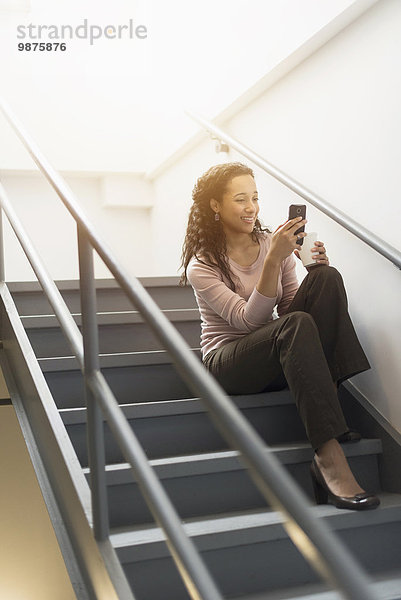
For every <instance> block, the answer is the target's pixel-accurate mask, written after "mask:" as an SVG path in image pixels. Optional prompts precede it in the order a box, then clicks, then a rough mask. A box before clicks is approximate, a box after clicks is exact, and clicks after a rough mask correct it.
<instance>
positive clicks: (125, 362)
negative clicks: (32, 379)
mask: <svg viewBox="0 0 401 600" xmlns="http://www.w3.org/2000/svg"><path fill="white" fill-rule="evenodd" d="M190 350H192V351H193V352H194V353H195V354H197V355H199V356H200V352H201V350H200V348H199V347H193V348H190ZM37 360H38V363H39V365H40V368H41V369H42V371H43V372H45V373H46V372H49V371H51V372H53V371H77V370H79V365H78V362H77V359H76V358H75V356H72V355H67V356H48V357H44V358H43V357H42V358H38V359H37ZM99 363H100V367H101V368H102V369H107V368H112V367H136V366H139V365H149V366H151V365H159V364H168V365H173V361H172V358H171V355H170V353H169V352H168V351H167V350H142V351H134V352H110V353H104V354H99Z"/></svg>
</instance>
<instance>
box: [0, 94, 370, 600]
mask: <svg viewBox="0 0 401 600" xmlns="http://www.w3.org/2000/svg"><path fill="white" fill-rule="evenodd" d="M0 107H1V108H2V110H3V112H4V114H5V116H6V117H7V119H8V121H9V122H10V123H11V125H12V126H13V128H14V129H15V130H16V132H17V134H18V136H19V137H20V139H21V140H22V141H23V144H24V146H25V147H26V148H27V149H28V151H29V153H30V154H31V156H32V158H33V159H34V161H35V162H36V164H37V165H38V166H39V168H40V169H41V171H42V172H43V173H44V175H45V176H46V178H47V179H48V181H49V182H50V183H51V185H52V186H53V188H54V189H55V190H56V192H57V193H58V195H59V196H60V198H61V200H62V201H63V203H64V204H65V206H66V207H67V209H68V210H69V212H70V213H71V214H72V216H73V217H74V219H75V220H76V222H77V224H78V226H79V227H80V229H81V230H82V231H83V232H85V234H86V235H87V236H88V239H89V240H90V242H91V244H92V246H93V247H94V248H95V249H96V251H97V252H98V254H99V255H100V257H101V258H102V259H103V261H104V262H105V264H106V266H107V267H108V268H109V270H110V271H111V273H112V274H113V275H114V277H115V278H116V280H117V281H118V282H119V284H120V285H121V287H122V288H123V289H124V290H125V292H126V293H127V295H128V297H129V298H130V299H131V301H132V302H133V304H134V305H135V307H136V308H137V309H138V310H139V311H140V312H141V314H142V315H143V316H144V318H145V319H146V321H147V322H148V323H149V325H150V326H151V328H152V329H153V331H154V332H155V334H156V336H157V337H158V338H159V340H161V341H162V343H163V344H164V346H165V347H166V348H167V350H168V351H169V352H170V354H171V356H172V358H173V361H174V363H175V365H176V366H177V368H178V370H179V372H180V373H181V375H182V377H183V378H184V379H185V380H186V382H187V383H188V385H189V386H190V388H191V389H192V390H194V391H195V392H196V393H197V394H198V395H199V396H200V397H201V399H202V400H203V401H204V402H205V404H206V406H207V407H208V409H209V411H210V413H211V416H212V419H213V420H214V422H215V424H216V426H217V427H218V429H219V430H220V431H221V433H222V434H223V436H224V437H225V438H226V439H227V440H228V441H229V442H230V443H231V444H232V445H233V446H234V447H236V448H237V449H239V450H240V452H241V454H242V457H243V460H244V461H245V462H246V464H247V466H248V468H249V471H250V474H251V476H252V478H253V480H254V482H255V484H256V485H257V486H258V488H259V489H260V491H261V492H262V494H263V495H264V497H265V498H266V499H267V500H268V502H270V503H271V505H272V506H273V508H275V509H276V510H279V511H280V512H282V513H283V515H284V517H285V525H284V526H285V527H286V529H287V532H288V535H289V537H290V538H291V539H292V541H293V542H294V544H295V545H296V546H297V547H298V549H299V550H300V552H301V553H302V554H303V555H304V557H305V558H306V559H307V560H308V561H309V562H311V564H312V565H313V567H314V568H315V569H316V570H318V571H319V572H320V574H321V575H322V576H323V577H325V578H326V579H327V580H328V581H330V582H331V583H333V584H334V585H335V586H336V587H337V588H338V589H340V590H341V591H342V592H343V594H344V595H345V597H346V598H349V599H350V600H375V598H376V595H375V594H374V593H373V590H372V587H371V585H370V580H369V578H368V576H367V575H366V574H365V573H364V571H363V570H362V569H361V567H360V566H359V564H358V563H357V561H356V560H355V559H354V557H353V556H352V555H351V553H350V552H349V551H348V549H347V548H346V547H345V546H344V545H343V544H342V543H340V541H339V540H338V539H337V537H336V536H335V535H334V534H333V532H332V531H331V530H330V529H329V527H328V526H327V524H326V523H325V522H324V521H322V520H321V519H316V518H315V517H314V515H313V513H312V510H311V505H310V502H309V500H308V499H307V498H306V496H305V494H304V492H303V491H302V490H301V489H300V488H299V486H298V485H297V484H296V483H295V482H294V481H293V480H292V479H291V477H290V476H289V475H288V474H287V473H286V471H285V469H284V468H283V466H282V465H281V464H280V462H279V461H278V459H277V458H276V457H275V456H274V455H273V454H272V453H271V452H266V445H265V444H264V442H263V440H262V439H261V438H260V437H259V435H258V434H257V433H256V432H255V430H254V429H253V428H252V427H251V426H250V424H249V423H248V422H247V420H246V419H245V417H243V415H242V414H241V413H240V411H239V410H238V409H237V408H236V407H235V406H234V405H233V403H232V402H231V401H230V399H229V398H228V396H227V395H226V394H225V392H224V391H223V389H222V388H221V387H220V385H219V384H218V383H217V382H216V381H215V380H214V379H213V377H212V376H211V375H210V373H209V372H208V371H207V370H206V369H205V367H204V366H203V365H202V364H201V363H200V361H199V360H198V358H197V357H195V356H194V355H193V353H192V352H191V350H190V348H189V346H188V345H187V343H186V342H185V341H184V340H183V338H182V337H181V335H180V334H179V333H178V332H177V330H176V329H175V328H174V326H173V325H172V324H171V323H170V321H169V320H168V319H167V317H166V316H165V315H164V314H163V313H162V311H161V310H160V309H159V307H158V306H157V304H156V303H155V302H154V300H153V299H152V298H151V296H150V295H149V294H148V293H147V292H146V290H145V289H144V288H143V287H142V285H141V284H140V282H139V281H138V280H137V279H136V278H134V277H130V276H129V275H128V274H127V273H126V272H125V270H124V269H123V268H122V267H121V266H120V265H119V264H118V262H117V260H116V258H115V257H114V255H113V253H112V252H111V251H110V249H109V248H108V247H107V246H106V245H105V244H104V243H103V242H102V241H101V240H100V238H99V237H98V234H97V232H96V231H95V229H94V227H93V225H92V224H91V223H90V221H89V220H88V219H87V218H86V216H85V215H84V213H83V211H82V210H81V208H80V206H79V204H78V202H77V201H76V199H75V197H74V195H73V192H72V191H71V189H70V188H69V186H68V185H67V184H66V183H65V182H64V180H63V179H62V177H61V176H60V175H59V174H58V173H57V172H56V171H55V170H54V169H53V167H52V166H51V165H50V163H49V162H48V161H47V159H46V158H45V157H44V156H43V155H42V153H41V152H40V150H39V148H38V147H37V146H36V144H35V143H34V142H33V141H32V140H31V139H30V137H29V136H28V134H27V133H26V132H25V131H24V129H23V128H22V126H21V125H20V124H19V123H18V121H17V120H16V118H15V117H14V116H12V114H11V112H10V111H9V109H7V108H6V107H5V104H4V103H0ZM0 198H1V199H2V198H3V194H0ZM3 206H4V204H3ZM28 250H30V249H29V248H28ZM63 310H64V309H63ZM63 310H60V314H61V316H62V313H63ZM60 324H61V326H62V328H63V330H69V329H71V327H72V325H71V323H68V319H62V320H61V321H60ZM74 325H75V323H74ZM72 339H73V336H72ZM88 383H89V385H90V387H91V389H92V391H93V392H94V393H95V395H96V397H97V399H98V401H99V403H100V404H101V406H102V409H103V410H104V411H105V413H106V414H107V416H108V418H109V419H110V424H111V426H112V429H113V431H114V434H115V436H116V437H117V440H118V442H119V444H120V445H121V447H123V448H124V454H125V456H129V457H130V460H129V462H131V461H133V462H134V461H135V460H138V461H139V463H138V464H140V465H142V466H143V468H144V469H145V471H146V472H147V469H148V467H149V465H148V466H146V465H147V461H146V460H145V461H142V459H141V458H140V451H138V453H135V452H134V449H135V442H134V441H133V440H134V439H135V438H134V437H133V436H134V434H133V432H132V431H131V433H129V431H128V429H127V427H128V424H127V423H126V421H125V420H124V417H123V415H122V413H121V411H120V409H119V407H118V404H117V403H116V400H115V399H114V396H113V395H112V393H111V391H110V390H109V388H108V386H107V384H106V382H105V380H104V378H103V376H102V375H101V373H100V372H99V371H97V370H95V371H94V372H93V373H92V374H91V375H90V376H89V378H88ZM135 457H136V458H135ZM133 462H131V464H132V466H134V465H133ZM149 477H150V479H149V482H148V483H149V486H150V487H149V488H148V491H149V492H150V494H151V495H152V497H153V500H152V499H151V498H150V497H149V496H148V493H146V494H145V496H147V499H148V500H149V505H150V507H154V506H156V507H157V506H159V509H160V510H161V511H163V504H160V498H161V496H160V494H161V493H162V492H161V491H160V490H161V489H162V488H161V487H160V488H158V484H157V482H155V481H154V480H153V482H152V481H151V480H152V478H153V475H149ZM144 483H145V478H144V479H143V480H142V482H141V484H144ZM146 485H147V483H146ZM145 489H146V488H145ZM168 511H171V506H170V505H169V508H168ZM166 514H167V513H164V516H165V517H166ZM169 514H170V515H171V514H173V513H171V512H169ZM156 517H157V519H158V520H159V519H160V514H157V513H156ZM174 529H175V527H173V528H172V529H171V528H170V527H164V530H165V532H166V535H167V538H168V543H169V545H173V544H172V540H173V539H174ZM178 529H179V528H178ZM179 531H180V533H179V535H180V536H181V530H180V529H179ZM183 535H184V537H183V538H182V544H183V546H182V547H183V548H184V547H185V548H186V549H188V550H185V551H184V556H182V555H180V554H179V552H177V551H176V550H173V551H172V554H173V557H174V559H175V560H176V562H177V564H178V568H179V570H180V572H182V571H184V573H186V574H188V573H191V576H192V579H190V580H189V586H188V587H189V590H190V593H191V595H192V597H193V598H203V599H208V598H216V599H217V598H220V595H219V593H218V592H217V591H216V590H215V588H214V587H213V583H212V582H211V580H210V577H209V574H208V573H207V572H206V574H204V573H203V574H202V572H201V569H202V562H201V561H200V559H199V557H198V556H197V555H196V554H194V553H192V551H191V550H189V549H190V547H191V541H190V540H189V539H188V538H187V536H186V534H185V532H184V534H183ZM187 552H188V553H189V554H188V556H187ZM195 553H196V551H195ZM190 557H192V558H193V559H194V560H193V561H192V563H193V565H192V566H191V567H189V568H187V566H184V565H187V564H188V563H189V562H191V561H189V558H190ZM195 563H196V564H195ZM186 577H187V578H189V575H188V576H187V575H184V580H185V578H186ZM195 582H196V583H197V585H198V587H197V586H196V584H195ZM186 583H187V585H188V581H187V582H186ZM203 583H205V586H204V589H205V592H204V594H203V595H202V592H200V591H199V590H200V589H201V588H202V584H203ZM209 583H210V585H209Z"/></svg>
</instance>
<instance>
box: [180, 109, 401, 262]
mask: <svg viewBox="0 0 401 600" xmlns="http://www.w3.org/2000/svg"><path fill="white" fill-rule="evenodd" d="M185 112H186V113H187V115H188V116H189V117H191V119H193V120H194V121H196V122H197V123H199V124H200V125H202V127H203V128H204V129H206V131H208V132H209V133H213V134H214V135H215V136H217V137H218V139H220V140H222V141H224V142H226V143H227V144H228V145H229V146H231V147H232V148H235V150H237V151H238V152H239V153H240V154H242V155H243V156H245V157H246V158H247V159H249V160H250V161H252V162H253V163H255V165H257V166H258V167H260V168H261V169H263V171H266V173H268V174H269V175H271V176H272V177H274V178H275V179H277V180H278V181H280V182H281V183H283V184H284V185H285V186H286V187H288V188H289V189H290V190H292V191H293V192H295V193H296V194H298V195H299V196H301V197H302V198H303V199H304V200H306V201H307V202H309V203H310V204H312V206H314V207H315V208H317V209H318V210H320V211H321V212H323V213H324V214H325V215H327V216H328V217H330V218H331V219H333V221H335V222H336V223H338V224H339V225H341V226H342V227H344V228H345V229H346V230H347V231H349V232H350V233H352V234H353V235H355V236H356V237H357V238H359V239H360V240H362V241H363V242H365V244H367V245H368V246H370V247H371V248H373V249H374V250H376V252H378V253H379V254H381V255H382V256H384V257H385V258H387V259H388V260H389V261H391V262H392V263H393V264H394V265H395V266H396V267H397V268H398V269H401V252H400V251H399V250H397V249H396V248H394V246H391V245H390V244H388V243H387V242H385V241H384V240H383V239H382V238H380V237H379V236H377V235H376V234H374V233H373V232H372V231H370V230H369V229H367V228H366V227H363V225H360V223H358V222H357V221H355V220H354V219H352V218H351V217H350V216H348V215H346V214H345V213H344V212H342V211H341V210H339V209H338V208H336V207H335V206H333V205H332V204H330V203H329V202H327V201H326V200H323V198H321V197H320V196H318V195H317V194H314V193H313V192H311V191H310V190H308V189H307V188H306V187H304V186H303V185H302V184H300V183H299V182H298V181H296V180H295V179H293V178H292V177H289V176H288V175H286V174H285V173H284V172H283V171H281V170H280V169H278V168H277V167H275V166H274V165H272V164H271V163H269V162H268V161H267V160H265V159H264V158H263V157H262V156H260V154H257V153H256V152H254V151H253V150H251V149H250V148H248V146H245V144H242V143H241V142H239V141H238V140H236V139H235V138H233V137H231V136H230V135H229V134H228V133H226V132H225V131H223V130H222V129H220V127H217V125H215V124H214V123H211V122H210V121H208V120H207V119H205V118H203V117H201V116H200V115H198V114H196V113H194V112H192V111H191V110H188V109H187V110H186V111H185Z"/></svg>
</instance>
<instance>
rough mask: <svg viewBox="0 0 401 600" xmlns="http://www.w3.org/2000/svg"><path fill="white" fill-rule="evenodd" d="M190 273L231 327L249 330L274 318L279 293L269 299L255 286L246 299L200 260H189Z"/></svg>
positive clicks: (195, 285)
mask: <svg viewBox="0 0 401 600" xmlns="http://www.w3.org/2000/svg"><path fill="white" fill-rule="evenodd" d="M187 276H188V280H189V282H190V284H191V285H192V287H193V288H194V290H195V291H196V293H197V294H198V295H199V296H200V297H201V298H202V300H204V301H205V302H206V303H207V304H208V306H210V308H211V309H212V310H213V311H214V312H215V313H217V314H218V315H220V316H221V317H222V318H223V319H224V320H225V321H227V323H228V324H229V325H230V326H231V327H235V328H236V329H239V330H242V331H247V332H250V331H254V330H255V329H258V328H259V327H261V326H262V325H264V324H265V323H267V321H269V320H270V319H271V317H272V314H273V309H274V306H275V304H276V300H277V296H276V295H275V296H274V297H272V298H270V297H267V296H265V295H262V294H260V293H259V292H258V291H257V290H256V289H254V290H253V292H252V293H251V295H250V297H249V299H248V301H246V300H244V298H242V297H241V296H240V295H239V294H237V293H235V292H233V291H232V290H231V289H230V288H229V287H228V286H227V285H226V284H225V283H224V281H222V278H221V275H220V273H219V271H218V270H217V269H214V268H213V267H210V266H208V265H205V264H203V263H201V262H199V261H191V262H190V263H189V265H188V269H187Z"/></svg>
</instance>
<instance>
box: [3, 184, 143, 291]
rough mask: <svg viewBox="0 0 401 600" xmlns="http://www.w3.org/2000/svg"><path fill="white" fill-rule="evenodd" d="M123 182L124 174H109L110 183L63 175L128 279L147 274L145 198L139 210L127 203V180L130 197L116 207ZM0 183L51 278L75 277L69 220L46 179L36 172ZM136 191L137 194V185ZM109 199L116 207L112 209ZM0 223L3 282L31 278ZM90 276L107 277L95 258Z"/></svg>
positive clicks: (73, 237) (10, 234)
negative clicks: (143, 204) (92, 274)
mask: <svg viewBox="0 0 401 600" xmlns="http://www.w3.org/2000/svg"><path fill="white" fill-rule="evenodd" d="M120 179H122V182H123V184H124V185H122V186H119V185H118V182H119V181H120ZM125 179H126V176H125V175H122V176H121V177H119V176H118V175H115V176H114V177H113V178H112V181H110V176H107V177H106V181H105V180H104V178H102V177H90V176H88V177H71V176H67V177H66V181H67V183H68V184H69V185H70V187H71V189H72V191H73V192H74V193H75V195H76V197H77V199H78V201H79V202H80V204H81V206H82V208H83V210H84V211H85V213H86V214H87V216H88V217H89V219H90V220H91V221H92V223H93V224H94V225H95V226H96V229H97V231H98V232H99V234H100V236H101V237H102V239H104V240H105V241H106V242H107V243H108V245H109V247H110V248H111V249H112V250H113V252H114V254H115V255H116V256H117V258H118V259H119V260H120V262H121V263H122V264H123V266H124V267H125V268H126V269H127V270H128V271H129V272H130V273H132V274H133V275H137V276H145V275H148V274H149V271H152V258H151V229H150V219H151V210H152V209H151V208H149V206H151V202H150V201H149V194H148V195H147V196H146V198H145V207H141V206H133V205H132V204H133V202H135V201H136V200H135V199H136V193H135V192H136V185H135V181H133V180H132V179H131V181H130V189H131V191H132V197H127V206H126V207H122V206H121V204H122V197H123V196H124V194H125V184H126V181H125ZM1 181H2V184H3V186H4V188H5V190H6V192H7V194H8V196H9V198H10V200H11V201H12V203H13V206H14V210H15V211H16V213H17V215H18V217H19V218H20V220H21V221H22V224H23V225H24V227H25V229H26V231H27V232H28V234H29V235H30V237H31V239H32V241H33V243H34V245H35V247H36V249H37V251H38V253H39V254H40V256H42V257H43V258H44V260H45V264H46V266H47V268H48V270H49V272H50V274H51V275H52V277H53V278H54V279H76V278H77V277H78V255H77V241H76V239H77V236H76V226H75V221H74V220H73V218H72V217H71V216H70V214H69V213H68V211H67V209H66V208H65V207H64V205H63V204H62V202H61V200H60V199H59V198H58V196H57V195H56V193H55V192H54V191H53V189H52V188H51V187H50V185H49V184H48V183H47V181H46V180H44V178H43V177H42V176H41V175H39V174H38V175H25V176H23V175H21V174H20V175H10V174H8V175H4V176H3V177H2V178H1ZM105 183H106V185H105ZM148 187H149V184H148ZM138 188H139V192H140V194H141V195H143V189H144V188H143V185H142V183H139V185H138ZM113 201H116V202H117V203H118V204H116V205H115V206H114V205H113ZM130 204H131V206H130ZM4 220H5V236H4V237H5V248H6V250H5V259H6V261H5V262H6V265H5V266H6V279H7V280H8V281H18V280H22V281H24V280H26V281H28V280H34V279H36V277H35V274H34V273H33V271H32V269H31V267H30V266H29V264H28V262H27V260H26V258H25V255H24V254H23V252H22V250H21V249H20V246H19V243H18V241H17V240H16V239H15V236H14V233H13V232H12V231H11V228H10V226H9V224H8V222H7V220H6V219H4ZM95 274H96V276H97V277H110V276H111V275H110V273H109V271H108V269H107V268H106V267H105V266H104V264H103V262H101V261H100V260H98V257H97V256H96V260H95Z"/></svg>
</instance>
